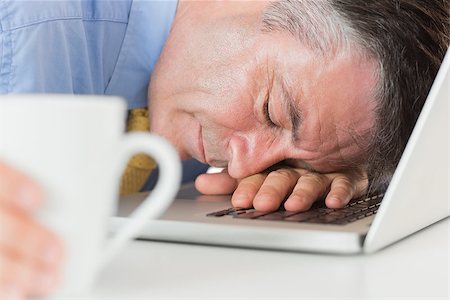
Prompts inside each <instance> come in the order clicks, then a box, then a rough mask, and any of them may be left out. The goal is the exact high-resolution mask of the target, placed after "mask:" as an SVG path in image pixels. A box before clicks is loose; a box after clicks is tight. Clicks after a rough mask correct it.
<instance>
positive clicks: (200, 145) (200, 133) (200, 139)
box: [197, 125, 206, 163]
mask: <svg viewBox="0 0 450 300" xmlns="http://www.w3.org/2000/svg"><path fill="white" fill-rule="evenodd" d="M197 156H198V157H197V159H198V160H200V161H201V162H202V163H206V154H205V146H204V145H203V129H202V126H201V125H199V126H198V137H197Z"/></svg>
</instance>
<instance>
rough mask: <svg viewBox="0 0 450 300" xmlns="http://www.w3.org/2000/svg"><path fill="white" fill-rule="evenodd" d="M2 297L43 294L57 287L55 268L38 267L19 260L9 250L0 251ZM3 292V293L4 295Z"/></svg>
mask: <svg viewBox="0 0 450 300" xmlns="http://www.w3.org/2000/svg"><path fill="white" fill-rule="evenodd" d="M0 266H1V270H2V272H1V273H0V291H1V292H0V295H1V296H3V297H0V299H22V298H24V296H26V295H41V294H44V293H48V292H50V291H51V290H52V289H53V288H55V286H56V284H57V281H58V276H57V273H56V272H55V270H51V269H46V268H38V267H36V266H34V265H32V264H29V263H26V262H25V261H23V260H18V259H16V258H15V257H14V255H11V253H8V252H0ZM2 294H3V295H2Z"/></svg>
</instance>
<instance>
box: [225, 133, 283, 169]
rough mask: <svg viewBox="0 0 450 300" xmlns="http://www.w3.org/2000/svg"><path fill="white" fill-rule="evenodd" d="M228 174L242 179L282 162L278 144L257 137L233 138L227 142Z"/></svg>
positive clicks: (281, 153) (280, 148)
mask: <svg viewBox="0 0 450 300" xmlns="http://www.w3.org/2000/svg"><path fill="white" fill-rule="evenodd" d="M229 151H230V160H229V162H228V174H230V176H231V177H234V178H244V177H247V176H250V175H253V174H256V173H260V172H262V171H264V170H266V169H267V168H269V167H271V166H273V165H275V164H277V163H279V162H281V161H282V160H284V157H283V149H282V146H281V145H280V144H279V143H275V142H273V141H272V142H270V141H268V140H267V139H264V138H262V137H258V136H256V135H255V136H245V137H243V136H241V137H238V136H236V137H233V138H231V139H230V142H229Z"/></svg>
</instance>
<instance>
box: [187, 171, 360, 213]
mask: <svg viewBox="0 0 450 300" xmlns="http://www.w3.org/2000/svg"><path fill="white" fill-rule="evenodd" d="M195 185H196V188H197V189H198V190H199V191H200V192H201V193H204V194H210V195H211V194H233V196H232V204H233V206H234V207H239V208H251V207H254V208H255V209H256V210H258V211H276V210H277V209H278V208H279V207H280V205H282V204H283V202H284V208H285V209H286V210H287V211H305V210H308V209H310V207H311V206H312V205H313V203H314V202H315V201H317V200H319V199H321V200H322V201H323V199H325V204H326V206H327V207H329V208H342V207H344V206H346V205H347V204H348V203H349V201H350V200H351V199H353V198H357V197H360V196H362V195H364V194H365V193H366V192H367V187H368V180H367V176H366V174H365V172H363V171H349V172H343V173H330V174H319V173H315V172H311V171H308V170H305V169H300V168H292V167H288V166H278V167H277V168H272V169H271V170H268V171H266V172H264V173H259V174H255V175H252V176H249V177H246V178H243V179H239V180H237V179H234V178H232V177H231V176H229V175H228V173H227V172H226V169H225V170H224V171H223V172H222V173H217V174H202V175H200V176H199V177H198V178H197V180H196V182H195Z"/></svg>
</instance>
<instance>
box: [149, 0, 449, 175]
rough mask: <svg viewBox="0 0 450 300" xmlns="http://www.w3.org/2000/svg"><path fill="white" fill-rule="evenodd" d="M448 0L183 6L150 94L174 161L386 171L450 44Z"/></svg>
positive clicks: (239, 169)
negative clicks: (177, 157)
mask: <svg viewBox="0 0 450 300" xmlns="http://www.w3.org/2000/svg"><path fill="white" fill-rule="evenodd" d="M448 17H449V7H448V1H447V0H434V1H418V0H416V1H414V0H404V1H400V0H398V1H392V0H382V1H357V0H323V1H310V0H298V1H293V0H292V1H275V2H265V1H242V2H239V1H237V2H236V1H229V2H228V1H206V2H205V1H192V2H191V1H181V2H180V3H179V7H178V10H177V14H176V17H175V21H174V24H173V26H172V29H171V32H170V34H169V38H168V40H167V42H166V45H165V46H164V48H163V51H162V55H161V57H160V59H159V62H158V64H157V66H156V68H155V70H154V73H153V76H152V79H151V84H150V89H149V101H150V114H151V127H152V130H153V131H155V132H156V133H159V134H161V135H163V136H165V137H167V138H168V139H169V140H170V141H171V142H172V143H174V144H175V145H176V147H177V149H178V151H179V153H180V154H181V156H182V157H183V158H189V157H193V158H196V159H198V160H201V161H203V162H207V163H209V164H211V165H214V166H220V167H227V168H228V172H229V173H230V175H231V176H233V177H236V178H242V177H245V176H248V175H251V174H254V173H257V172H261V171H263V170H265V169H267V168H268V167H270V166H272V165H274V164H277V163H285V164H289V165H292V166H297V167H302V168H307V169H311V170H315V171H317V172H323V173H328V172H334V171H343V170H349V169H352V168H357V167H358V168H360V167H361V166H363V167H365V169H366V170H367V171H368V172H369V175H371V176H373V177H375V178H376V179H383V178H384V175H386V174H390V173H391V172H392V170H393V169H394V168H395V166H396V164H397V162H398V159H399V157H400V155H401V153H402V151H403V148H404V146H405V144H406V141H407V139H408V137H409V134H410V132H411V130H412V128H413V126H414V123H415V120H416V119H417V116H418V114H419V112H420V109H421V107H422V105H423V103H424V101H425V99H426V95H427V93H428V90H429V88H430V86H431V84H432V81H433V79H434V76H435V74H436V72H437V69H438V68H439V65H440V62H441V59H442V57H443V55H444V53H445V50H446V47H447V46H448V42H449V35H448V25H449V21H448Z"/></svg>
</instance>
